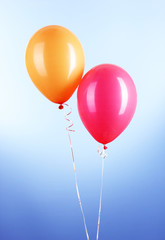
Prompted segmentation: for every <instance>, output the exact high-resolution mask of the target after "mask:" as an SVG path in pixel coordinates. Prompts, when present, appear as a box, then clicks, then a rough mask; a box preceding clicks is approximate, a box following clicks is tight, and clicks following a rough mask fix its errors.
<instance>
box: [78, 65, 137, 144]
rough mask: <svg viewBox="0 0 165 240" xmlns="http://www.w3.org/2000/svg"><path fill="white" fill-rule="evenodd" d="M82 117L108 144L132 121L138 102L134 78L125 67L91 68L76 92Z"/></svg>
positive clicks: (95, 133) (96, 134) (98, 138)
mask: <svg viewBox="0 0 165 240" xmlns="http://www.w3.org/2000/svg"><path fill="white" fill-rule="evenodd" d="M77 104H78V111H79V115H80V118H81V120H82V122H83V124H84V126H85V127H86V128H87V130H88V131H89V133H90V134H91V135H92V136H93V137H94V139H95V140H96V141H98V142H100V143H102V144H107V143H109V142H111V141H113V140H114V139H115V138H116V137H118V136H119V135H120V134H121V133H122V132H123V131H124V129H125V128H126V127H127V126H128V124H129V123H130V121H131V119H132V117H133V115H134V112H135V109H136V104H137V93H136V88H135V85H134V83H133V80H132V79H131V77H130V76H129V74H128V73H127V72H126V71H125V70H123V69H122V68H120V67H118V66H116V65H112V64H102V65H98V66H96V67H94V68H92V69H91V70H90V71H89V72H87V73H86V75H85V76H84V77H83V79H82V80H81V82H80V85H79V88H78V92H77Z"/></svg>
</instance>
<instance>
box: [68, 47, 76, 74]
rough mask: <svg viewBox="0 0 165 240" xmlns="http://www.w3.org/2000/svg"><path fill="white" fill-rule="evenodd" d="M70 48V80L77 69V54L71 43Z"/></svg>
mask: <svg viewBox="0 0 165 240" xmlns="http://www.w3.org/2000/svg"><path fill="white" fill-rule="evenodd" d="M68 47H69V52H70V66H69V74H68V78H69V77H70V75H71V74H72V72H73V70H74V68H75V67H76V54H75V51H74V48H73V46H72V45H71V44H70V43H68Z"/></svg>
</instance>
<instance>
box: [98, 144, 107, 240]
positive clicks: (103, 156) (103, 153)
mask: <svg viewBox="0 0 165 240" xmlns="http://www.w3.org/2000/svg"><path fill="white" fill-rule="evenodd" d="M105 149H106V147H105V146H104V147H103V149H102V150H101V151H100V147H99V148H98V153H99V154H100V156H101V157H102V172H101V188H100V203H99V214H98V222H97V235H96V240H98V239H99V230H100V216H101V206H102V192H103V176H104V159H105V158H106V157H107V154H106V153H105Z"/></svg>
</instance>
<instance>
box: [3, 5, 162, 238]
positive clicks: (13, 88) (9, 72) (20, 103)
mask: <svg viewBox="0 0 165 240" xmlns="http://www.w3.org/2000/svg"><path fill="white" fill-rule="evenodd" d="M52 24H56V25H62V26H65V27H66V28H68V29H70V30H71V31H73V32H74V33H75V34H76V36H77V37H78V38H79V39H80V41H81V43H82V46H83V48H84V52H85V57H86V67H85V72H87V71H88V70H89V69H90V68H92V67H93V66H95V65H97V64H101V63H113V64H116V65H119V66H121V67H122V68H124V69H125V70H126V71H127V72H128V73H129V74H130V75H131V76H132V78H133V80H134V82H135V85H136V87H137V93H138V105H137V110H136V114H135V116H134V118H133V120H132V122H131V124H130V125H129V127H128V128H127V129H126V130H125V131H124V133H122V135H120V137H118V138H117V139H116V140H115V141H114V142H112V143H111V144H109V145H108V158H107V159H106V161H105V175H104V189H103V202H102V204H103V205H102V215H101V227H100V240H101V239H102V240H164V239H165V227H164V225H165V150H164V142H165V137H164V132H165V126H164V122H165V107H164V104H165V94H164V89H165V2H164V1H163V0H162V1H161V0H155V1H154V0H150V1H149V0H145V1H142V0H139V1H130V0H127V1H122V0H116V1H111V0H110V1H105V0H103V1H93V0H91V1H87V0H84V1H75V0H70V1H64V0H61V1H53V0H52V1H51V0H40V1H39V0H38V1H37V0H36V1H34V0H29V1H18V0H16V1H8V0H6V1H3V0H2V1H1V2H0V83H1V85H0V239H1V240H54V239H58V240H64V239H71V240H74V239H76V240H77V239H81V240H83V239H85V238H86V237H85V231H84V226H83V221H82V217H81V212H80V209H79V204H78V200H77V196H76V190H75V183H74V173H73V167H72V159H71V153H70V149H69V141H68V137H67V133H66V130H65V126H66V122H65V120H64V117H63V112H62V111H59V110H58V107H57V105H55V104H53V103H51V102H49V101H48V100H47V99H46V98H45V97H43V96H42V95H41V94H40V92H39V91H38V90H37V89H36V88H35V87H34V85H33V84H32V82H31V80H30V78H29V76H28V74H27V72H26V68H25V63H24V55H25V49H26V45H27V43H28V41H29V39H30V37H31V36H32V35H33V33H34V32H36V31H37V30H38V29H40V28H41V27H44V26H46V25H52ZM69 104H70V105H71V106H72V108H73V112H72V115H71V119H72V120H73V121H74V128H75V130H76V132H75V133H74V134H72V136H71V137H72V142H73V148H74V153H75V160H76V166H77V175H78V183H79V187H80V194H81V198H82V202H83V206H84V212H85V215H86V221H87V225H88V230H89V234H90V239H95V236H96V227H97V215H98V204H99V190H100V177H101V160H100V157H99V156H98V153H97V147H98V143H97V142H96V141H95V140H94V139H93V138H92V137H91V136H90V135H89V133H88V132H87V131H86V129H85V128H84V126H83V124H82V123H81V121H80V118H79V115H78V112H77V106H76V93H75V94H74V95H73V96H72V98H71V99H70V100H69Z"/></svg>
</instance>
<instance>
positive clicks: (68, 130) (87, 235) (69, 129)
mask: <svg viewBox="0 0 165 240" xmlns="http://www.w3.org/2000/svg"><path fill="white" fill-rule="evenodd" d="M64 105H65V106H67V107H69V108H70V112H68V113H64V116H65V119H66V120H67V121H69V122H70V123H71V124H70V125H69V126H68V127H66V130H67V132H68V137H69V144H70V149H71V153H72V162H73V169H74V175H75V184H76V192H77V198H78V201H79V205H80V209H81V213H82V217H83V222H84V227H85V232H86V237H87V240H89V234H88V230H87V225H86V221H85V215H84V211H83V207H82V202H81V198H80V193H79V188H78V182H77V172H76V166H75V160H74V153H73V147H72V142H71V137H70V132H75V130H73V129H71V127H72V126H73V122H72V121H71V120H70V119H69V118H68V115H70V114H71V112H72V108H71V107H70V106H69V105H68V104H66V103H65V104H64Z"/></svg>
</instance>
